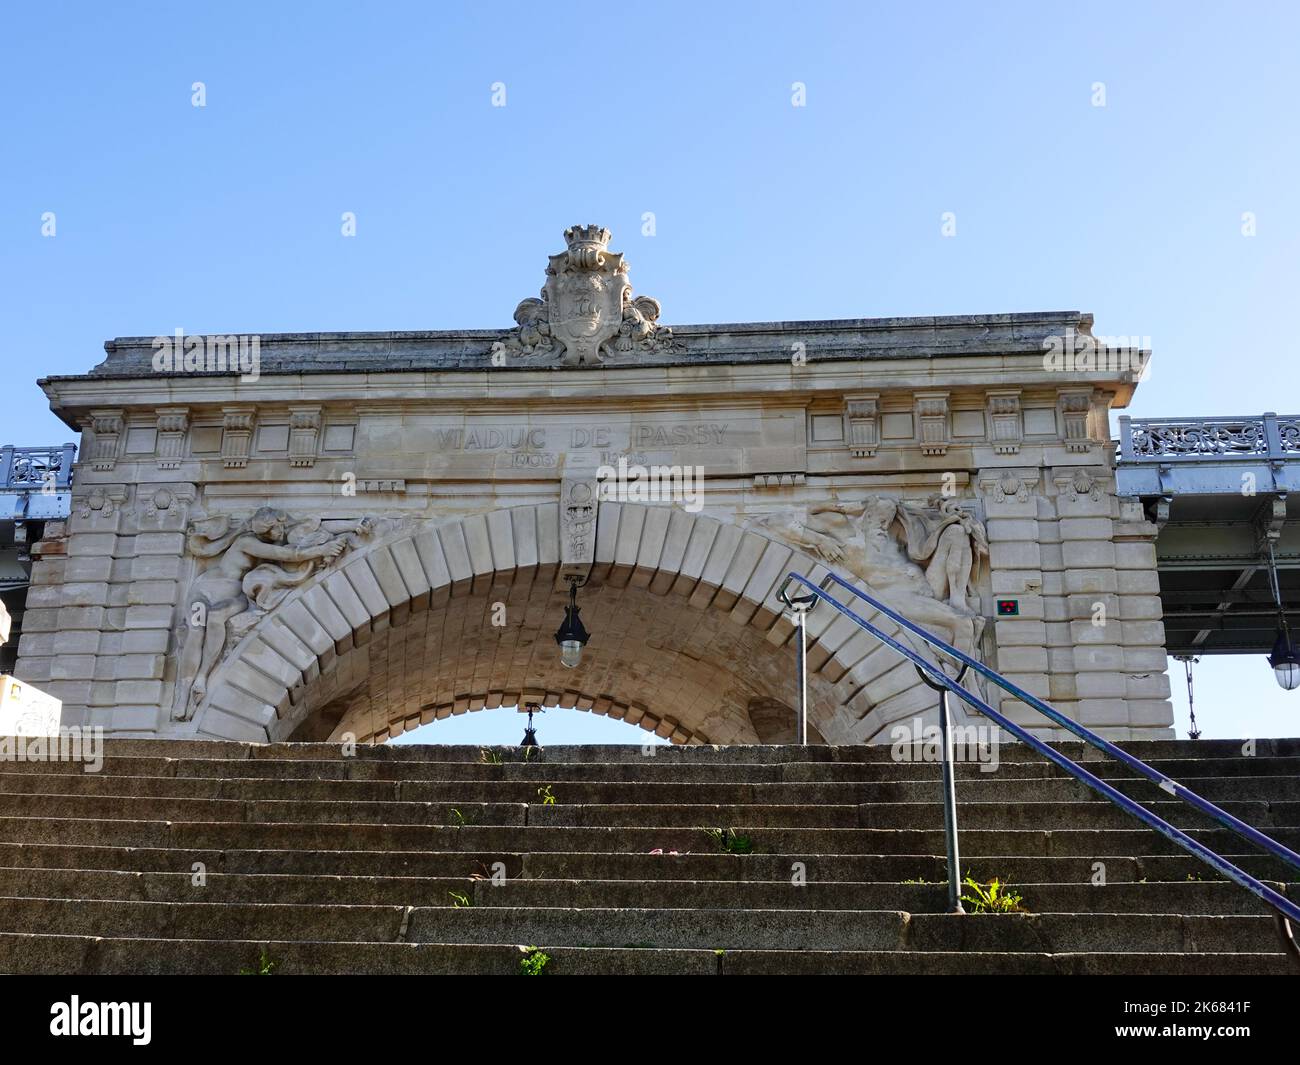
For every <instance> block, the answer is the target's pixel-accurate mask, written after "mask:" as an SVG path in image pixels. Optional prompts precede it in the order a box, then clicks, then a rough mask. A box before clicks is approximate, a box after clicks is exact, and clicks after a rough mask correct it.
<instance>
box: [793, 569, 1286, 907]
mask: <svg viewBox="0 0 1300 1065" xmlns="http://www.w3.org/2000/svg"><path fill="white" fill-rule="evenodd" d="M831 580H834V581H835V582H836V583H837V584H839V585H841V586H843V587H845V588H847V589H848V590H849V591H851V592H853V594H854V595H856V596H858V597H859V598H860V599H863V600H865V601H866V602H867V603H869V604H871V606H873V607H874V608H875V609H877V610H879V611H880V612H881V613H882V614H884V615H885V616H886V617H888V618H890V619H891V620H892V621H894V622H896V623H897V624H899V625H901V626H903V628H905V629H906V630H908V631H910V632H912V633H913V634H914V635H916V636H919V637H920V638H921V639H922V640H924V641H925V642H926V643H927V644H929V645H930V646H931V647H932V648H935V649H936V650H938V651H940V652H941V653H942V654H945V655H948V656H950V657H952V658H953V659H954V660H955V661H958V662H961V663H964V664H965V665H967V666H969V667H970V668H972V669H974V670H975V671H976V672H977V673H979V674H980V675H981V676H983V677H985V678H986V679H988V680H991V681H992V682H993V683H994V684H997V685H998V686H999V687H1001V688H1003V689H1004V690H1006V691H1008V692H1010V693H1011V694H1014V695H1016V697H1017V698H1021V699H1024V701H1025V702H1026V703H1028V704H1029V705H1030V706H1033V707H1034V709H1036V710H1038V711H1039V712H1040V713H1043V714H1045V716H1047V717H1048V718H1049V719H1050V720H1052V721H1053V722H1055V723H1058V724H1060V725H1061V726H1062V727H1063V728H1066V729H1068V731H1070V732H1071V733H1073V734H1074V735H1077V736H1079V738H1080V739H1083V740H1085V742H1088V743H1089V744H1091V745H1092V746H1094V747H1097V749H1099V750H1101V751H1103V752H1105V753H1107V754H1110V755H1112V756H1113V757H1116V758H1118V759H1119V760H1120V761H1122V762H1123V763H1124V764H1125V765H1128V766H1130V768H1134V769H1137V770H1138V772H1140V773H1141V774H1142V775H1143V776H1146V777H1147V778H1148V779H1150V780H1153V781H1155V782H1156V783H1157V784H1159V785H1160V787H1161V788H1162V790H1164V791H1167V792H1169V793H1170V794H1172V795H1174V796H1175V797H1177V798H1180V799H1183V800H1184V801H1186V802H1188V803H1189V804H1191V805H1193V806H1195V807H1196V808H1197V809H1200V810H1202V812H1204V813H1207V814H1209V815H1210V816H1212V817H1214V819H1215V820H1217V821H1218V822H1219V823H1220V824H1222V825H1224V827H1226V828H1228V829H1230V830H1231V831H1233V832H1235V833H1236V834H1237V835H1239V836H1244V837H1245V838H1247V839H1249V840H1250V841H1251V842H1252V843H1255V844H1256V845H1257V846H1261V847H1263V848H1264V849H1265V850H1268V851H1269V852H1270V853H1272V854H1274V855H1276V856H1277V857H1278V858H1281V859H1282V860H1283V861H1285V862H1287V863H1288V864H1290V865H1292V866H1295V867H1296V868H1300V855H1297V854H1296V853H1295V852H1293V851H1291V850H1290V849H1288V848H1287V847H1285V846H1283V845H1282V844H1280V843H1278V842H1277V841H1276V840H1272V839H1270V838H1269V837H1268V836H1265V835H1263V833H1261V832H1259V831H1258V830H1257V829H1254V828H1252V827H1251V826H1249V825H1247V824H1245V822H1242V821H1239V820H1237V818H1235V817H1233V816H1232V815H1231V814H1229V813H1227V812H1226V811H1224V810H1220V809H1219V808H1218V807H1217V806H1215V805H1214V804H1213V803H1210V802H1208V801H1207V800H1205V799H1202V798H1201V797H1200V796H1199V795H1196V794H1195V793H1194V792H1191V791H1189V790H1188V789H1186V788H1184V787H1183V786H1182V785H1180V784H1177V783H1176V782H1174V781H1172V780H1169V778H1168V777H1166V776H1165V775H1164V774H1163V773H1160V772H1158V771H1157V770H1155V769H1153V768H1151V767H1150V766H1148V765H1147V764H1146V763H1145V762H1143V761H1141V759H1138V758H1134V757H1133V756H1132V755H1128V754H1125V753H1124V752H1123V751H1121V750H1120V749H1119V748H1118V747H1115V746H1114V745H1113V744H1111V743H1109V742H1108V741H1106V740H1103V739H1102V738H1101V737H1100V736H1098V735H1096V734H1095V733H1093V732H1092V731H1091V730H1090V729H1087V728H1084V726H1082V725H1079V724H1078V723H1077V722H1074V721H1071V720H1070V719H1069V718H1067V717H1065V716H1064V715H1063V714H1061V712H1060V711H1058V710H1056V709H1054V708H1052V707H1050V706H1048V705H1047V704H1046V703H1044V702H1042V700H1040V699H1038V698H1037V697H1035V696H1032V695H1030V694H1029V693H1028V692H1025V691H1024V690H1023V689H1021V688H1018V687H1017V686H1016V685H1014V684H1012V683H1011V682H1010V681H1008V680H1007V679H1006V678H1005V677H1003V676H1002V675H1001V674H1000V673H998V672H997V671H996V670H992V669H990V668H989V667H988V666H985V665H984V664H983V663H981V662H977V661H975V659H973V658H971V657H970V656H969V655H966V654H964V653H963V652H961V651H958V650H957V649H956V648H955V647H951V646H950V645H948V644H947V643H945V642H944V641H943V640H940V639H939V638H938V637H937V636H934V635H933V634H931V633H929V632H927V631H926V630H925V629H922V628H921V627H920V626H918V625H915V624H913V623H912V622H910V621H908V620H907V619H906V618H904V617H902V616H901V615H900V614H898V613H897V612H896V611H894V610H892V609H890V608H889V607H887V606H885V605H884V604H883V603H881V602H879V601H878V600H876V599H874V598H872V597H871V596H870V595H867V594H866V593H865V592H863V591H861V590H860V589H858V588H854V587H853V586H852V585H851V584H849V583H848V582H846V581H845V580H844V579H843V578H841V577H839V576H838V575H837V574H834V573H830V574H828V575H827V577H826V578H825V579H824V580H823V581H822V586H820V587H819V586H817V585H814V584H813V583H812V581H810V580H809V579H808V578H807V577H805V576H803V574H800V573H794V572H791V573H789V574H787V576H786V578H785V580H784V581H783V582H782V583H781V587H780V588H779V589H778V590H777V596H778V598H779V599H780V600H781V602H783V603H785V604H786V605H787V606H790V605H793V602H794V601H793V600H792V599H791V598H790V597H789V596H788V595H787V593H786V589H787V588H788V587H789V585H790V582H791V581H797V582H798V583H799V584H801V585H803V586H804V587H805V588H806V589H807V590H808V592H809V593H810V594H811V595H812V596H814V597H815V598H816V599H817V600H818V601H824V602H827V603H829V604H830V605H831V606H832V607H833V608H834V609H835V610H837V611H838V612H839V613H840V614H842V615H843V616H845V617H847V618H848V619H849V620H850V621H853V622H854V623H856V624H857V625H858V626H859V627H860V628H862V629H863V630H864V631H866V632H867V633H869V634H870V635H872V636H874V637H875V638H876V639H878V640H879V641H880V642H881V643H883V644H885V645H886V646H887V647H889V648H891V649H893V650H894V651H897V652H898V653H899V654H901V655H902V656H903V657H904V658H906V659H908V660H909V661H910V662H911V663H912V664H913V665H914V666H916V668H917V669H918V670H922V671H924V672H925V673H927V674H929V676H931V677H932V678H934V680H935V681H937V682H938V683H939V684H941V685H943V686H944V687H946V688H947V689H948V690H950V691H951V692H953V694H955V695H956V696H957V697H958V698H960V699H961V700H962V701H963V702H965V703H968V704H969V705H971V706H973V707H974V708H975V709H976V710H978V711H979V712H980V713H982V714H984V715H985V716H986V717H988V718H989V719H990V720H992V721H993V722H994V723H996V724H997V725H999V726H1000V727H1002V728H1003V729H1005V730H1006V731H1007V732H1009V733H1011V735H1013V736H1014V737H1016V738H1017V739H1018V740H1020V741H1021V742H1022V743H1024V744H1026V745H1027V746H1029V747H1031V748H1032V749H1033V750H1035V751H1037V752H1038V753H1039V754H1041V755H1043V756H1044V757H1045V758H1047V759H1048V760H1049V761H1051V762H1052V763H1053V764H1055V765H1056V766H1058V767H1059V768H1061V769H1063V770H1065V771H1066V772H1067V773H1069V774H1070V775H1071V776H1072V777H1074V778H1075V779H1076V780H1079V781H1081V782H1082V783H1084V784H1086V785H1088V787H1090V788H1092V789H1093V790H1094V791H1096V792H1098V793H1100V794H1101V795H1102V796H1103V797H1104V798H1106V799H1109V800H1110V801H1111V802H1112V803H1114V804H1115V805H1116V806H1118V807H1119V808H1120V809H1122V810H1124V811H1125V812H1126V813H1128V814H1130V815H1131V816H1133V817H1135V818H1137V819H1138V820H1139V821H1141V822H1142V823H1143V824H1145V825H1146V826H1147V827H1148V828H1151V829H1154V830H1155V831H1156V832H1158V833H1160V835H1162V836H1164V837H1165V838H1166V839H1168V840H1169V841H1170V842H1172V843H1175V844H1177V845H1178V846H1180V847H1181V848H1182V849H1183V850H1185V851H1187V852H1188V853H1190V854H1192V855H1193V856H1194V857H1196V858H1199V859H1200V860H1201V861H1203V862H1205V864H1206V865H1208V866H1210V868H1212V869H1214V870H1215V871H1216V872H1219V873H1221V874H1222V875H1223V876H1226V877H1227V878H1228V879H1229V880H1231V881H1233V882H1234V883H1236V884H1238V885H1239V886H1240V887H1243V888H1245V889H1246V890H1247V891H1249V892H1250V893H1251V894H1253V895H1255V896H1256V897H1257V898H1259V899H1261V900H1262V901H1264V902H1265V903H1267V904H1268V905H1269V906H1271V907H1272V908H1273V909H1274V910H1276V911H1277V912H1278V913H1279V914H1281V915H1283V916H1284V917H1286V918H1289V919H1291V920H1293V921H1300V906H1297V905H1296V904H1295V903H1293V902H1291V901H1290V900H1289V899H1287V898H1286V897H1285V896H1283V895H1281V894H1279V893H1278V892H1277V891H1275V890H1273V889H1272V888H1270V887H1269V886H1268V885H1267V884H1264V883H1261V882H1260V881H1259V880H1256V879H1255V878H1254V877H1253V876H1251V875H1250V874H1249V873H1247V872H1245V871H1244V870H1242V869H1239V868H1237V866H1235V865H1233V864H1232V863H1231V862H1230V861H1228V860H1227V859H1226V858H1224V857H1223V856H1221V855H1219V854H1217V853H1216V852H1215V851H1212V850H1210V848H1209V847H1206V846H1205V845H1204V844H1202V843H1199V842H1197V841H1196V840H1194V839H1193V838H1192V837H1191V836H1189V835H1187V833H1185V832H1183V831H1182V830H1181V829H1178V828H1175V827H1174V826H1173V825H1171V824H1169V822H1167V821H1165V820H1164V819H1163V818H1161V817H1159V816H1157V815H1156V814H1154V813H1152V812H1151V811H1150V810H1148V809H1147V808H1146V807H1145V806H1143V805H1141V804H1140V803H1138V802H1136V801H1135V800H1133V799H1130V798H1129V797H1128V796H1127V795H1125V794H1124V793H1123V792H1121V791H1118V790H1117V789H1116V788H1114V787H1112V786H1111V785H1110V784H1107V783H1106V782H1105V781H1104V780H1102V779H1101V778H1100V777H1098V776H1095V775H1094V774H1092V773H1090V772H1088V770H1086V769H1084V768H1083V766H1081V765H1079V764H1078V763H1077V762H1075V761H1073V760H1072V759H1070V758H1067V757H1066V756H1065V755H1063V754H1060V753H1059V752H1058V751H1055V750H1053V749H1052V748H1051V747H1050V746H1049V745H1048V744H1046V743H1044V742H1043V741H1042V740H1040V739H1038V738H1037V737H1036V736H1033V735H1032V734H1030V733H1029V732H1028V731H1027V730H1025V729H1023V728H1021V727H1020V726H1019V725H1017V724H1015V723H1014V722H1013V721H1011V720H1010V719H1009V718H1007V717H1005V716H1004V715H1003V714H1001V713H999V712H998V711H997V710H994V709H993V707H991V706H990V705H989V704H988V703H987V702H985V701H984V700H983V699H982V698H980V697H979V696H978V695H976V694H974V693H973V692H971V691H968V690H967V689H966V688H965V687H963V686H962V685H961V684H959V683H957V682H956V681H954V680H953V679H952V678H951V677H949V676H948V675H947V674H946V673H945V672H944V671H943V670H942V669H941V668H940V667H939V666H937V665H935V664H934V663H932V662H929V661H927V660H926V659H925V658H924V657H922V656H921V655H920V654H918V653H917V652H916V651H914V650H912V649H911V648H909V647H905V646H904V645H903V644H902V643H900V642H899V641H898V640H895V639H894V638H893V637H892V636H890V635H889V634H888V633H886V632H884V631H882V630H881V629H879V628H878V627H876V626H875V625H872V624H871V623H870V622H869V621H867V620H865V619H864V618H862V617H859V616H858V614H857V613H855V612H854V611H853V610H851V609H850V608H849V607H847V606H846V605H845V604H843V603H841V602H840V601H839V600H838V599H836V598H835V597H834V596H832V595H829V594H828V593H827V592H826V591H825V588H824V586H825V585H826V584H827V583H829V582H830V581H831ZM950 878H951V877H950Z"/></svg>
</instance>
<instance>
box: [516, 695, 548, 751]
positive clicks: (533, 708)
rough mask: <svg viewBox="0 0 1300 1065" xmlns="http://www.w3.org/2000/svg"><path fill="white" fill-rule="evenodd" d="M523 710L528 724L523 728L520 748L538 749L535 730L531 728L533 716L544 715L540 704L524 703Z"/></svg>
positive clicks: (538, 744)
mask: <svg viewBox="0 0 1300 1065" xmlns="http://www.w3.org/2000/svg"><path fill="white" fill-rule="evenodd" d="M524 709H525V710H527V711H528V724H527V725H525V726H524V738H523V740H522V741H521V742H520V744H519V746H520V747H540V746H541V744H540V743H538V742H537V729H535V728H533V715H534V714H540V713H544V711H543V710H542V706H541V704H540V703H524Z"/></svg>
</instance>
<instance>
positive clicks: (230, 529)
mask: <svg viewBox="0 0 1300 1065" xmlns="http://www.w3.org/2000/svg"><path fill="white" fill-rule="evenodd" d="M373 528H374V525H373V522H372V521H371V519H369V518H362V519H361V520H360V521H323V520H322V519H320V518H313V519H308V520H305V521H300V522H294V521H293V520H292V519H291V518H290V517H289V515H288V514H287V513H285V512H284V511H283V510H276V509H274V508H273V507H262V508H261V509H259V510H258V511H257V512H256V513H254V514H253V516H252V517H251V518H248V519H247V520H246V521H243V522H239V523H235V522H232V520H231V519H230V518H229V517H217V518H210V519H207V520H205V521H198V522H194V523H193V524H191V526H190V529H189V535H188V537H187V539H186V544H187V546H188V548H189V552H190V554H191V555H193V556H195V557H196V558H201V559H208V558H215V559H216V561H215V562H214V563H213V564H212V565H211V566H209V567H208V568H207V569H205V570H204V571H203V572H202V573H201V574H199V576H198V577H197V578H196V579H195V581H194V583H193V584H192V585H191V586H190V592H189V598H188V601H187V604H186V614H185V623H186V626H187V629H186V634H185V640H184V643H183V644H182V647H181V653H180V663H179V666H178V669H177V676H176V701H175V704H174V706H173V710H172V717H173V718H174V719H175V720H177V721H188V720H189V719H190V718H191V717H193V715H194V711H195V710H196V709H197V708H198V706H199V704H200V703H202V701H203V698H204V696H205V695H206V694H207V685H208V678H209V677H210V676H211V674H212V670H213V669H214V668H215V667H216V664H217V662H218V661H219V660H220V659H221V656H222V653H223V652H224V651H225V649H226V643H227V640H228V639H229V638H230V637H231V636H232V635H233V636H237V635H240V634H241V633H243V632H246V631H247V630H248V629H249V628H250V627H251V626H252V625H253V624H254V623H255V622H256V621H257V619H258V618H259V617H261V616H262V614H263V613H265V612H266V611H268V610H273V609H274V608H275V607H276V606H277V605H278V604H279V603H280V601H281V600H282V599H283V598H284V597H285V596H286V595H288V594H289V592H290V591H291V590H292V589H293V588H294V587H295V586H297V585H299V584H302V583H303V582H304V581H305V580H307V578H308V577H310V576H311V575H312V574H313V573H315V572H316V571H317V570H318V569H320V568H321V566H323V565H328V564H329V563H330V562H332V561H333V560H334V559H336V558H338V557H339V555H341V554H342V553H343V552H344V551H345V550H347V549H348V548H349V547H354V546H356V544H357V542H358V539H359V538H361V537H366V536H369V535H370V534H371V532H372V531H373Z"/></svg>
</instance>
